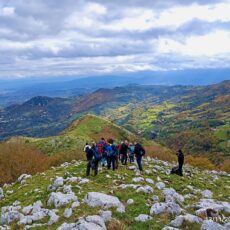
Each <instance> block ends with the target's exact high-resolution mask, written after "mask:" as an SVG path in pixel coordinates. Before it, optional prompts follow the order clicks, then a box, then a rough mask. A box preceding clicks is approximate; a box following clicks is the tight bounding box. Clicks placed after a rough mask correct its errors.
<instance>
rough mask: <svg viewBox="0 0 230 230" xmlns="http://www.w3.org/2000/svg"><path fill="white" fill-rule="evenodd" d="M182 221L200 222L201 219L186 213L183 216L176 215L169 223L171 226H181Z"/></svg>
mask: <svg viewBox="0 0 230 230" xmlns="http://www.w3.org/2000/svg"><path fill="white" fill-rule="evenodd" d="M184 221H188V222H189V223H201V222H202V219H201V218H199V217H197V216H194V215H191V214H186V215H184V216H182V215H180V216H177V217H176V219H174V220H172V221H171V222H170V225H172V226H173V227H181V225H182V224H183V222H184Z"/></svg>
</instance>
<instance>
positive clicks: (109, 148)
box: [105, 139, 118, 171]
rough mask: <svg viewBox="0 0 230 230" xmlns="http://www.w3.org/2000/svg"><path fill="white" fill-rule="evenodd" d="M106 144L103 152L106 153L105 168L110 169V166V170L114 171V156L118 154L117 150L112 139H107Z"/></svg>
mask: <svg viewBox="0 0 230 230" xmlns="http://www.w3.org/2000/svg"><path fill="white" fill-rule="evenodd" d="M107 142H108V143H107V144H106V147H105V149H106V150H105V151H106V152H107V162H108V163H107V167H108V169H110V168H111V164H112V169H113V171H114V170H115V169H116V156H117V154H118V150H117V146H116V145H115V144H114V140H113V139H109V140H108V141H107Z"/></svg>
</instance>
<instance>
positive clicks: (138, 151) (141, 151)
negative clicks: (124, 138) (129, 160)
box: [134, 143, 145, 157]
mask: <svg viewBox="0 0 230 230" xmlns="http://www.w3.org/2000/svg"><path fill="white" fill-rule="evenodd" d="M134 154H135V155H136V157H140V156H144V155H145V149H144V148H143V147H142V145H141V144H139V143H138V144H136V145H135V148H134Z"/></svg>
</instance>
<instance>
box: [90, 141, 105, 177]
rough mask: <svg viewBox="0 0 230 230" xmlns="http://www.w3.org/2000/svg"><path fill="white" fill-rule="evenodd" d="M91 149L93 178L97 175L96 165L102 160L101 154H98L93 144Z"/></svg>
mask: <svg viewBox="0 0 230 230" xmlns="http://www.w3.org/2000/svg"><path fill="white" fill-rule="evenodd" d="M91 149H92V150H93V166H94V176H96V175H97V174H98V164H99V162H100V161H101V159H102V156H101V154H100V153H99V152H98V149H97V145H96V143H95V142H93V144H92V147H91Z"/></svg>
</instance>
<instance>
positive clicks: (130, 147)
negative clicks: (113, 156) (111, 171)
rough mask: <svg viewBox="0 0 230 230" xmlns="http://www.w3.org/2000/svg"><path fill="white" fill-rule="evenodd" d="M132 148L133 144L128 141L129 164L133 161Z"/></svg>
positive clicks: (133, 147)
mask: <svg viewBox="0 0 230 230" xmlns="http://www.w3.org/2000/svg"><path fill="white" fill-rule="evenodd" d="M134 149H135V146H134V145H133V144H132V143H130V144H129V148H128V151H129V162H130V164H131V163H133V162H134Z"/></svg>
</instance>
